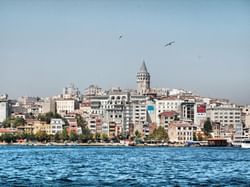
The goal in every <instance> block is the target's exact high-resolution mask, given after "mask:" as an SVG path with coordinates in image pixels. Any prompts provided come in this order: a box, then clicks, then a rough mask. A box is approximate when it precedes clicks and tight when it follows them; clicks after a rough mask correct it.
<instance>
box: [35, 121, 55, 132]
mask: <svg viewBox="0 0 250 187" xmlns="http://www.w3.org/2000/svg"><path fill="white" fill-rule="evenodd" d="M39 131H44V132H46V133H47V134H50V132H51V126H50V124H47V123H46V122H44V121H38V120H36V121H34V122H33V133H34V134H36V133H38V132H39Z"/></svg>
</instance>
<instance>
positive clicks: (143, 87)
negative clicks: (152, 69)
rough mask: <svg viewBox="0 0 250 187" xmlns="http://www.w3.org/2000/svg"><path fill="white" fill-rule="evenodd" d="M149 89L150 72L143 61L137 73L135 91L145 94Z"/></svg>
mask: <svg viewBox="0 0 250 187" xmlns="http://www.w3.org/2000/svg"><path fill="white" fill-rule="evenodd" d="M149 91H150V74H149V72H148V70H147V67H146V64H145V61H143V63H142V66H141V68H140V71H139V72H138V73H137V93H138V94H139V95H144V94H147V93H148V92H149Z"/></svg>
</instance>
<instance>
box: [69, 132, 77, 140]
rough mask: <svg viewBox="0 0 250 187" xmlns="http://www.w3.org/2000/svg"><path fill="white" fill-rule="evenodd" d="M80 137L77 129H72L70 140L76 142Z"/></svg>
mask: <svg viewBox="0 0 250 187" xmlns="http://www.w3.org/2000/svg"><path fill="white" fill-rule="evenodd" d="M77 139H78V136H77V134H76V132H75V131H70V134H69V140H70V141H72V142H75V141H76V140H77Z"/></svg>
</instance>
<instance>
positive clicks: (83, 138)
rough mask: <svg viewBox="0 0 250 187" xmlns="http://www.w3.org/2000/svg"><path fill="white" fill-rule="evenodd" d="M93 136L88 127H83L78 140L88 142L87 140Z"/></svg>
mask: <svg viewBox="0 0 250 187" xmlns="http://www.w3.org/2000/svg"><path fill="white" fill-rule="evenodd" d="M92 138H93V136H92V134H91V132H90V130H89V129H88V128H84V129H83V131H82V134H81V135H80V140H81V142H83V143H86V142H88V141H89V140H92Z"/></svg>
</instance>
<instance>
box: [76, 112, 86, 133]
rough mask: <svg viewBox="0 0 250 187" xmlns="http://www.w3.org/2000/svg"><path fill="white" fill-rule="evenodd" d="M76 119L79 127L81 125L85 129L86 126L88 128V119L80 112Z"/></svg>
mask: <svg viewBox="0 0 250 187" xmlns="http://www.w3.org/2000/svg"><path fill="white" fill-rule="evenodd" d="M76 121H77V125H78V126H79V127H81V129H82V130H83V129H84V128H87V125H88V123H87V121H86V120H85V119H84V118H83V117H82V116H81V115H79V114H77V115H76Z"/></svg>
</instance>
